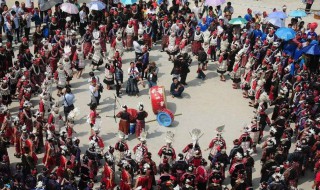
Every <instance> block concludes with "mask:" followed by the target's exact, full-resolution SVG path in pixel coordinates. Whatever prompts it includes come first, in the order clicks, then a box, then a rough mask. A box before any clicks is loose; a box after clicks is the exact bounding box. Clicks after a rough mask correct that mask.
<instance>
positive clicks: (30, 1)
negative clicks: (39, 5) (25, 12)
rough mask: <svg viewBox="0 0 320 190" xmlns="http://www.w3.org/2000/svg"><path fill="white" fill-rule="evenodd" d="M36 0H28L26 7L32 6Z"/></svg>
mask: <svg viewBox="0 0 320 190" xmlns="http://www.w3.org/2000/svg"><path fill="white" fill-rule="evenodd" d="M33 2H34V0H26V8H32V3H33Z"/></svg>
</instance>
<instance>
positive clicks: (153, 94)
mask: <svg viewBox="0 0 320 190" xmlns="http://www.w3.org/2000/svg"><path fill="white" fill-rule="evenodd" d="M149 94H150V99H151V106H152V111H153V113H154V114H157V113H158V112H159V111H161V110H163V109H165V108H167V100H166V91H165V89H164V86H153V87H151V88H150V90H149Z"/></svg>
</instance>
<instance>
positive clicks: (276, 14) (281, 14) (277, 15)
mask: <svg viewBox="0 0 320 190" xmlns="http://www.w3.org/2000/svg"><path fill="white" fill-rule="evenodd" d="M268 17H270V18H281V19H285V18H288V16H287V15H286V13H284V12H282V11H275V12H272V13H270V14H269V15H268Z"/></svg>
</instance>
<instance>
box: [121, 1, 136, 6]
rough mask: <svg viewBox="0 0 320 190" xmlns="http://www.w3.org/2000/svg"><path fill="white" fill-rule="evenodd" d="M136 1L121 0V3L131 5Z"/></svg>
mask: <svg viewBox="0 0 320 190" xmlns="http://www.w3.org/2000/svg"><path fill="white" fill-rule="evenodd" d="M136 2H137V0H121V3H122V4H124V5H132V4H134V3H136Z"/></svg>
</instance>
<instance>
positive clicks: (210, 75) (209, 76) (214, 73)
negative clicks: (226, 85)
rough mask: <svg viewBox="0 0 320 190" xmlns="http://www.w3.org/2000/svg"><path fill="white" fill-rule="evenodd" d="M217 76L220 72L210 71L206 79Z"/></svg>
mask: <svg viewBox="0 0 320 190" xmlns="http://www.w3.org/2000/svg"><path fill="white" fill-rule="evenodd" d="M217 76H218V73H216V72H213V71H211V72H208V73H207V74H206V79H212V78H215V77H217Z"/></svg>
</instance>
